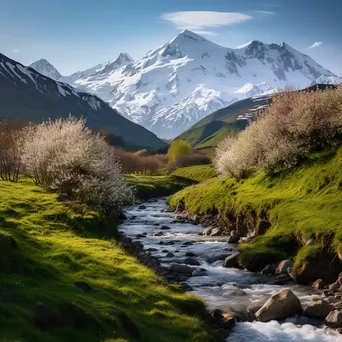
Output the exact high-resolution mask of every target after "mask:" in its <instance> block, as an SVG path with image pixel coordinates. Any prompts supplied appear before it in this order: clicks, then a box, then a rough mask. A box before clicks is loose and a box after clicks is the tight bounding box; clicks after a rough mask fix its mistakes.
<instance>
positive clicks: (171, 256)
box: [165, 252, 175, 258]
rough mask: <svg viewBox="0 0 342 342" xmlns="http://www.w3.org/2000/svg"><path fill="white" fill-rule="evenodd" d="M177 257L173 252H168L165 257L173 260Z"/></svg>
mask: <svg viewBox="0 0 342 342" xmlns="http://www.w3.org/2000/svg"><path fill="white" fill-rule="evenodd" d="M174 256H175V255H174V254H173V253H172V252H168V253H167V254H166V255H165V257H166V258H173V257H174Z"/></svg>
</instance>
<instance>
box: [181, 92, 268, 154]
mask: <svg viewBox="0 0 342 342" xmlns="http://www.w3.org/2000/svg"><path fill="white" fill-rule="evenodd" d="M269 101H270V97H269V96H265V97H260V98H259V99H258V100H257V101H255V99H253V98H248V99H244V100H241V101H238V102H235V103H233V104H232V105H230V106H228V107H225V108H222V109H219V110H217V111H216V112H214V113H212V114H210V115H208V116H206V117H205V118H203V119H202V120H200V121H199V122H197V123H196V124H195V125H194V126H192V127H191V128H189V129H188V130H186V131H185V132H183V133H182V134H181V135H179V136H178V137H177V138H176V139H175V140H179V139H183V140H185V141H186V142H187V143H189V144H190V145H191V146H192V147H193V148H198V149H201V148H207V147H214V146H216V145H217V142H218V141H220V140H221V139H222V138H223V137H224V136H226V135H227V134H235V133H237V132H240V131H242V130H244V129H245V128H246V127H247V125H248V121H247V120H246V119H243V120H240V119H238V117H239V116H240V115H242V116H244V117H246V115H248V114H249V113H250V111H253V110H255V109H256V108H259V107H261V106H265V105H266V104H268V103H269Z"/></svg>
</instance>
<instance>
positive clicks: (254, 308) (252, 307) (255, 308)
mask: <svg viewBox="0 0 342 342" xmlns="http://www.w3.org/2000/svg"><path fill="white" fill-rule="evenodd" d="M262 306H263V304H260V303H252V304H249V305H248V306H247V311H250V312H252V313H253V314H254V315H255V313H256V312H257V311H258V310H260V309H261V308H262Z"/></svg>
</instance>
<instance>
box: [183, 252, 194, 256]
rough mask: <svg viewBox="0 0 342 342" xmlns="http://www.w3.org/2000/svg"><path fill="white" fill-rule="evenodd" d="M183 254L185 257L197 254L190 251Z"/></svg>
mask: <svg viewBox="0 0 342 342" xmlns="http://www.w3.org/2000/svg"><path fill="white" fill-rule="evenodd" d="M185 256H187V257H194V256H197V255H196V254H195V253H192V252H186V253H185Z"/></svg>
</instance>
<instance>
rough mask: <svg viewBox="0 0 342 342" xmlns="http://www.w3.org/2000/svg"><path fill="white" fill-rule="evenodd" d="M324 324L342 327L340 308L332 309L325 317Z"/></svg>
mask: <svg viewBox="0 0 342 342" xmlns="http://www.w3.org/2000/svg"><path fill="white" fill-rule="evenodd" d="M325 324H326V325H327V326H329V327H331V328H342V310H334V311H331V312H330V313H329V315H328V316H327V317H326V318H325Z"/></svg>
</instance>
